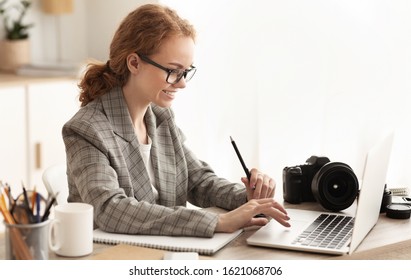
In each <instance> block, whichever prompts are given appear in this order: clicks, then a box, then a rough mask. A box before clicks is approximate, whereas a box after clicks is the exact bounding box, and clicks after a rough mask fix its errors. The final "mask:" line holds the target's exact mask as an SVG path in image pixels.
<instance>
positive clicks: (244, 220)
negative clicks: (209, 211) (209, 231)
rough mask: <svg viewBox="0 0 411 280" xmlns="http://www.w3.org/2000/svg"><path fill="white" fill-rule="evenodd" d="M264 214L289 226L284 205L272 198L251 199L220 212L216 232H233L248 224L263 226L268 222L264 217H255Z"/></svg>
mask: <svg viewBox="0 0 411 280" xmlns="http://www.w3.org/2000/svg"><path fill="white" fill-rule="evenodd" d="M257 214H264V215H265V216H266V217H271V218H273V219H275V220H276V221H277V222H279V223H280V224H281V225H283V226H285V227H290V223H289V222H288V221H289V220H290V218H289V217H288V215H287V211H286V210H285V209H284V207H283V206H282V205H281V204H280V203H278V202H277V201H275V200H274V199H273V198H262V199H252V200H250V201H248V202H247V203H245V204H243V205H241V206H240V207H238V208H237V209H234V210H232V211H230V212H227V213H224V214H220V215H219V219H218V223H217V227H216V232H234V231H236V230H238V229H241V228H245V227H249V226H264V225H266V224H267V223H268V221H269V220H268V219H267V218H266V217H258V218H257V217H255V216H256V215H257Z"/></svg>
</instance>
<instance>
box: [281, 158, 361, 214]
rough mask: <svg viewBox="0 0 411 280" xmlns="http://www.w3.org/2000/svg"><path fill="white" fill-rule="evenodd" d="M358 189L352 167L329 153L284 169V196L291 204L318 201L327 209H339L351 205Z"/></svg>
mask: <svg viewBox="0 0 411 280" xmlns="http://www.w3.org/2000/svg"><path fill="white" fill-rule="evenodd" d="M358 189H359V186H358V179H357V177H356V176H355V174H354V172H353V170H352V169H351V167H349V166H348V165H347V164H345V163H342V162H331V161H330V160H329V158H327V157H318V156H311V157H310V158H308V159H307V160H306V162H305V164H302V165H296V166H291V167H285V168H284V169H283V198H284V200H285V201H286V202H289V203H292V204H298V203H301V202H308V201H318V202H319V203H320V204H321V205H322V206H323V207H324V208H325V209H327V210H331V211H340V210H343V209H346V208H348V207H349V206H351V205H352V203H353V202H354V201H355V199H356V198H357V195H358Z"/></svg>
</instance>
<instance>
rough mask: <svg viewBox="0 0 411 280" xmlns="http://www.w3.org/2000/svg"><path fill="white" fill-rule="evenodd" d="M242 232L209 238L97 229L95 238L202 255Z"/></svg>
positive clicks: (226, 242)
mask: <svg viewBox="0 0 411 280" xmlns="http://www.w3.org/2000/svg"><path fill="white" fill-rule="evenodd" d="M241 232H242V230H237V231H235V232H233V233H215V234H214V236H213V237H211V238H207V237H186V236H159V235H132V234H119V233H109V232H105V231H102V230H100V229H95V230H94V233H93V240H94V242H96V243H105V244H112V245H116V244H129V245H136V246H141V247H148V248H153V249H161V250H168V251H176V252H197V253H199V254H202V255H212V254H214V253H215V252H217V251H218V250H220V249H221V248H223V247H224V246H225V245H227V244H228V243H229V242H231V241H232V240H233V239H235V238H236V237H237V236H239V235H240V233H241Z"/></svg>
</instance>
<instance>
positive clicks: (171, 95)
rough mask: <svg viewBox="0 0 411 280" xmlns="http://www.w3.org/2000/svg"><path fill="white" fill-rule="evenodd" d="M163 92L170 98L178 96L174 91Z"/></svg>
mask: <svg viewBox="0 0 411 280" xmlns="http://www.w3.org/2000/svg"><path fill="white" fill-rule="evenodd" d="M163 92H164V93H165V94H167V95H168V96H170V97H174V96H175V94H176V93H175V92H174V91H166V90H163Z"/></svg>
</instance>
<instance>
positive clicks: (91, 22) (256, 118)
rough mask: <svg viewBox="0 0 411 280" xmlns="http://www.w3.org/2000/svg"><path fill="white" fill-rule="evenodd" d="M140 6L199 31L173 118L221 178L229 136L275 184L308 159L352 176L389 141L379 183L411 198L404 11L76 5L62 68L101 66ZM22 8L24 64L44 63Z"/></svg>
mask: <svg viewBox="0 0 411 280" xmlns="http://www.w3.org/2000/svg"><path fill="white" fill-rule="evenodd" d="M146 2H161V3H165V4H167V5H170V6H171V7H173V8H175V9H176V10H177V11H178V12H179V13H180V14H181V15H182V16H183V17H186V18H188V19H189V20H190V21H191V22H192V23H193V24H194V25H195V26H196V28H197V30H198V42H197V54H196V58H195V64H196V65H197V67H198V71H197V74H196V77H195V78H194V79H193V80H192V81H191V82H190V84H189V86H188V87H187V88H186V89H185V90H184V91H182V92H181V93H180V96H179V97H178V98H177V100H176V102H175V106H174V108H175V111H176V114H177V118H178V121H179V123H180V126H181V127H182V129H183V130H184V132H185V133H186V134H187V136H188V143H189V145H190V147H191V148H192V149H193V150H194V151H195V152H196V153H197V154H198V156H199V157H200V158H202V159H204V160H206V161H208V162H210V163H211V165H212V166H213V167H214V168H215V170H216V171H217V172H218V173H219V174H220V175H222V176H225V177H228V178H229V179H233V180H239V177H240V176H243V171H242V169H241V166H240V164H239V162H238V160H237V158H236V156H235V153H234V151H233V149H232V147H231V144H230V142H229V136H230V135H231V136H233V137H234V138H235V140H236V142H237V145H238V146H239V148H240V150H241V152H242V153H243V157H244V159H245V160H246V162H247V163H248V165H249V166H250V167H251V166H258V167H260V168H261V169H262V170H264V171H266V172H268V173H270V174H272V176H273V177H274V178H275V179H276V180H277V181H278V182H279V183H281V173H282V169H283V167H284V166H286V165H295V164H302V163H303V162H304V161H305V160H306V159H307V158H308V157H309V156H310V155H312V154H318V155H326V156H328V157H329V158H330V159H331V160H332V161H344V162H346V163H348V164H350V165H351V166H352V167H353V168H354V170H355V171H356V173H357V174H358V175H359V176H361V174H362V168H363V162H364V158H365V154H366V151H367V150H368V149H369V148H370V147H371V145H372V144H373V143H374V142H375V141H376V140H377V139H378V138H379V137H380V136H381V135H383V134H384V133H385V132H386V131H389V130H396V131H397V140H396V143H395V147H394V153H393V157H392V160H391V162H392V165H391V169H390V173H389V178H388V180H389V182H391V183H392V184H395V185H405V184H406V185H408V186H411V175H410V174H411V173H410V172H408V169H409V166H408V165H407V164H408V162H409V159H411V151H410V148H409V146H408V143H410V140H411V136H410V133H409V132H408V127H409V125H408V123H409V122H410V120H411V110H410V109H409V108H410V105H411V100H410V98H411V97H410V91H411V82H410V74H411V70H410V67H411V66H410V65H411V17H410V16H409V15H410V14H411V4H410V2H409V1H407V0H345V1H339V0H312V1H308V0H288V1H281V0H255V1H245V0H237V1H229V0H225V1H223V0H207V1H200V0H162V1H143V0H140V1H137V0H135V1H130V0H118V1H113V0H87V1H82V0H75V13H74V14H71V15H65V16H62V17H61V18H60V23H61V30H62V32H61V36H62V41H63V52H62V56H63V58H64V60H67V61H69V60H70V61H71V60H72V61H81V60H84V59H86V58H87V57H94V58H97V59H100V60H102V61H104V60H106V59H107V57H108V48H109V44H110V41H111V37H112V35H113V33H114V31H115V29H116V28H117V25H118V24H119V22H120V20H121V19H122V18H123V17H124V16H125V15H126V14H127V13H128V12H130V11H131V10H133V9H134V8H135V7H137V6H138V5H140V4H142V3H146ZM33 8H34V9H33V11H31V13H30V19H33V20H34V21H35V23H36V26H35V28H34V29H33V30H32V40H33V54H34V57H35V58H36V59H38V60H47V59H51V60H52V59H53V58H55V55H56V53H55V48H54V46H55V41H53V40H54V39H55V36H54V35H55V30H56V29H55V27H56V24H55V23H56V21H55V20H56V19H55V18H53V17H50V16H48V17H44V15H43V14H42V13H41V11H40V9H39V3H38V1H34V7H33ZM53 30H54V31H53Z"/></svg>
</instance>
